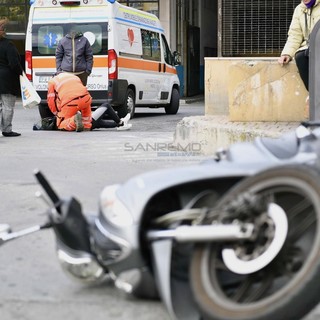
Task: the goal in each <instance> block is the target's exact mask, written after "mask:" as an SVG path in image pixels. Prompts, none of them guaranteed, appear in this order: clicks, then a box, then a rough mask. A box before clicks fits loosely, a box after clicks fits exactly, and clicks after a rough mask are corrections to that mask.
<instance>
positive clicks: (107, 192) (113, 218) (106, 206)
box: [100, 185, 133, 227]
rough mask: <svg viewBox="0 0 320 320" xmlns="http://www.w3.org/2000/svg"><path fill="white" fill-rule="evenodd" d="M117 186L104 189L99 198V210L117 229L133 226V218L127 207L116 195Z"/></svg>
mask: <svg viewBox="0 0 320 320" xmlns="http://www.w3.org/2000/svg"><path fill="white" fill-rule="evenodd" d="M118 188H119V185H112V186H108V187H106V188H104V190H103V191H102V193H101V196H100V208H101V211H102V214H103V215H104V217H105V218H106V219H107V220H108V221H109V222H111V223H112V224H113V225H115V226H117V227H127V226H130V225H132V224H133V217H132V215H131V213H130V211H129V210H128V209H127V207H126V206H125V205H124V204H123V203H122V202H121V201H120V199H119V198H118V197H117V195H116V190H117V189H118Z"/></svg>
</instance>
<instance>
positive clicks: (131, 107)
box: [118, 88, 136, 119]
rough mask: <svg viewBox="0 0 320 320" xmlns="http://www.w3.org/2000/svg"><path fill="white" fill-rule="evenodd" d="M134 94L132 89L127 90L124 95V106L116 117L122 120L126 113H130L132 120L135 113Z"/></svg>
mask: <svg viewBox="0 0 320 320" xmlns="http://www.w3.org/2000/svg"><path fill="white" fill-rule="evenodd" d="M135 107H136V105H135V94H134V91H133V90H132V89H130V88H129V89H128V90H127V93H126V98H125V102H124V104H123V105H122V106H121V107H120V108H119V109H118V115H119V117H120V118H124V117H125V116H126V115H127V114H128V113H130V118H131V119H132V118H133V116H134V111H135Z"/></svg>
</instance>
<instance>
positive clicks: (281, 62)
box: [278, 54, 291, 66]
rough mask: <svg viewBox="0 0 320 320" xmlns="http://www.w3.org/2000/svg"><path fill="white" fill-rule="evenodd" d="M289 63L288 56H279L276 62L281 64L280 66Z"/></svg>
mask: <svg viewBox="0 0 320 320" xmlns="http://www.w3.org/2000/svg"><path fill="white" fill-rule="evenodd" d="M290 61H291V57H290V56H289V55H287V54H285V55H283V56H281V57H280V58H279V59H278V62H279V63H280V64H281V66H283V65H285V64H288V63H289V62H290Z"/></svg>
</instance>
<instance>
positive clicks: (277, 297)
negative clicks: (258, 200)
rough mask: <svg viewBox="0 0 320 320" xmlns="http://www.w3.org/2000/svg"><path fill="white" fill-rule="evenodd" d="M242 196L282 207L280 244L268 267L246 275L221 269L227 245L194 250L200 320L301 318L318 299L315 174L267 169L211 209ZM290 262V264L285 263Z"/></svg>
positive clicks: (319, 198) (319, 196) (319, 221)
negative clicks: (263, 197) (284, 225)
mask: <svg viewBox="0 0 320 320" xmlns="http://www.w3.org/2000/svg"><path fill="white" fill-rule="evenodd" d="M248 191H250V192H253V193H255V194H266V193H268V194H269V195H272V197H273V198H272V202H275V203H277V204H278V205H279V206H281V207H282V208H283V210H284V211H285V213H286V216H287V218H288V234H287V237H286V239H285V243H284V244H283V247H282V248H281V250H280V252H279V253H278V254H277V256H276V257H275V258H274V259H273V260H272V261H271V262H270V263H269V265H267V266H266V267H264V268H263V269H261V270H259V271H257V272H254V273H252V274H248V275H239V274H235V273H233V272H232V271H230V270H229V269H228V268H226V266H225V265H224V263H223V259H222V258H221V252H222V250H223V248H225V247H226V246H228V244H226V243H202V244H198V245H196V246H195V250H194V252H193V255H192V258H191V268H190V281H191V287H192V292H193V295H194V298H195V301H196V304H197V305H198V308H199V310H200V313H201V315H202V318H203V319H211V320H226V319H228V320H270V319H275V320H276V319H277V320H280V319H286V320H288V319H291V320H298V319H301V318H302V317H303V316H305V315H306V314H307V313H309V312H310V311H311V310H312V309H313V308H314V307H315V306H316V305H317V304H318V302H319V300H320V295H319V292H320V281H319V279H320V232H319V231H320V174H319V172H318V171H317V170H315V169H313V168H311V167H308V166H305V165H290V166H282V167H275V168H272V169H268V170H266V171H264V172H261V173H258V174H257V175H254V176H252V177H249V178H246V179H244V180H242V181H240V182H239V183H238V184H237V185H236V186H235V187H233V188H232V189H231V190H230V191H229V192H228V193H227V194H226V195H225V196H224V197H223V198H222V199H221V200H220V201H219V203H218V204H217V208H215V209H218V210H219V208H220V209H222V208H223V206H224V205H226V204H227V203H229V202H230V201H231V200H232V199H235V198H236V197H238V196H239V195H241V194H243V193H246V192H248ZM299 209H300V211H299ZM302 209H303V210H302ZM210 223H212V221H205V224H210ZM236 245H240V244H234V246H236ZM243 245H245V243H243ZM229 246H230V244H229ZM292 249H294V250H292ZM292 254H293V255H297V256H294V257H292V256H290V255H292ZM294 259H297V261H296V262H297V264H296V265H295V264H294V263H293V264H291V262H292V261H294ZM289 267H291V269H290V268H289ZM294 267H296V268H294ZM286 268H288V270H287V269H286Z"/></svg>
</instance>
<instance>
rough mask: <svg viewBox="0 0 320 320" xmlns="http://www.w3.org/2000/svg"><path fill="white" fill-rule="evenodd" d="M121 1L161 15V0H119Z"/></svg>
mask: <svg viewBox="0 0 320 320" xmlns="http://www.w3.org/2000/svg"><path fill="white" fill-rule="evenodd" d="M119 2H120V3H122V4H124V5H126V6H129V7H133V8H136V9H139V10H143V11H146V12H149V13H153V14H155V15H156V16H157V17H159V0H147V1H136V0H119Z"/></svg>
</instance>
